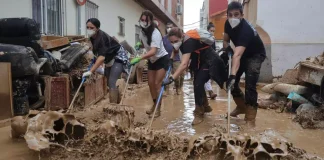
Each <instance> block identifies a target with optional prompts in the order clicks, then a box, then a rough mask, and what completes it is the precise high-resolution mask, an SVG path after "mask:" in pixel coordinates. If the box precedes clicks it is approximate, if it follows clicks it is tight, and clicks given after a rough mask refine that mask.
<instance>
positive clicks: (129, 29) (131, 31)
mask: <svg viewBox="0 0 324 160" xmlns="http://www.w3.org/2000/svg"><path fill="white" fill-rule="evenodd" d="M92 2H94V3H96V4H97V5H98V6H99V20H100V22H101V29H102V30H103V31H105V32H106V33H108V34H109V35H111V36H115V37H116V38H117V39H118V40H119V41H122V40H125V39H126V40H127V42H128V43H129V44H130V45H135V25H138V20H139V18H140V16H141V13H142V11H143V10H144V9H143V8H142V7H141V6H139V5H138V3H136V2H134V1H133V0H109V1H107V0H92ZM118 16H120V17H123V18H125V36H124V37H123V36H119V35H118V31H119V19H118Z"/></svg>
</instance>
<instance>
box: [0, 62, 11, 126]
mask: <svg viewBox="0 0 324 160" xmlns="http://www.w3.org/2000/svg"><path fill="white" fill-rule="evenodd" d="M0 68H1V69H0V86H1V87H0V102H1V105H0V120H4V119H8V118H11V117H13V115H14V111H13V103H12V79H11V64H10V63H0Z"/></svg>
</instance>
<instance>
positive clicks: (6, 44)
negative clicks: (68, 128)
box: [0, 18, 136, 116]
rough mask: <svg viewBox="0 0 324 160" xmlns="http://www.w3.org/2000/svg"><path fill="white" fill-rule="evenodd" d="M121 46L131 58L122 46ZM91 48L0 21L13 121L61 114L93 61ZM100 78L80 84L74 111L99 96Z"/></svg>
mask: <svg viewBox="0 0 324 160" xmlns="http://www.w3.org/2000/svg"><path fill="white" fill-rule="evenodd" d="M121 45H123V46H125V47H126V50H127V51H128V52H132V53H133V52H135V51H134V50H133V48H132V47H130V45H129V44H128V43H127V41H123V42H121ZM91 47H92V46H91V43H90V42H89V39H88V38H85V37H84V36H49V35H41V33H40V30H39V25H38V24H37V23H36V21H35V20H33V19H30V18H3V19H0V62H10V63H11V74H12V82H13V83H12V84H13V86H12V90H13V107H12V108H13V113H14V116H20V115H26V114H28V113H29V110H44V109H45V110H53V111H57V110H60V109H67V108H68V106H69V105H70V102H71V99H72V96H74V95H75V92H76V90H77V88H78V86H79V85H80V83H81V81H82V74H83V73H84V72H86V71H87V70H89V69H90V68H91V66H92V65H93V63H94V61H95V55H94V54H93V52H92V51H91V50H90V48H91ZM133 54H134V53H133ZM100 69H101V70H102V71H103V70H104V66H101V68H100ZM103 74H104V73H103V72H101V73H94V74H93V76H91V77H89V78H87V79H86V81H85V83H84V85H83V87H82V88H81V90H80V92H79V94H78V97H77V98H76V99H77V102H76V105H78V106H81V107H86V106H90V105H92V104H94V103H96V102H98V101H99V100H101V99H102V98H103V97H104V96H105V94H106V93H107V80H106V79H105V77H104V75H103ZM134 76H135V75H134ZM135 77H136V76H135ZM98 88H99V89H98ZM8 94H10V93H8Z"/></svg>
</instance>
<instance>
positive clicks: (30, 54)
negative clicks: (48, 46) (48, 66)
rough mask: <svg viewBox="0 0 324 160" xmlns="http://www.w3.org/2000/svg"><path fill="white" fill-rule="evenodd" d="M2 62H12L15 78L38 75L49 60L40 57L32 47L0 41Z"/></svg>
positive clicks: (0, 59)
mask: <svg viewBox="0 0 324 160" xmlns="http://www.w3.org/2000/svg"><path fill="white" fill-rule="evenodd" d="M0 53H1V54H0V62H10V63H11V72H12V77H13V78H19V77H24V76H30V75H38V74H39V70H40V68H41V67H42V66H43V65H44V64H45V62H46V61H47V59H46V58H38V57H37V55H36V53H35V52H34V50H33V49H32V48H29V47H24V46H19V45H11V44H2V43H0Z"/></svg>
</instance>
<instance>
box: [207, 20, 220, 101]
mask: <svg viewBox="0 0 324 160" xmlns="http://www.w3.org/2000/svg"><path fill="white" fill-rule="evenodd" d="M207 30H208V32H209V33H211V34H212V35H214V33H215V26H214V24H213V23H212V22H210V23H209V24H208V26H207ZM211 47H212V48H213V49H214V50H216V43H214V44H213V45H212V46H211ZM205 90H206V91H207V92H208V94H209V97H210V99H215V98H216V97H217V94H215V93H214V91H213V87H212V85H211V80H209V81H208V82H207V83H206V84H205ZM206 98H207V97H206ZM206 101H207V102H206V105H209V104H208V100H207V99H206Z"/></svg>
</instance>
